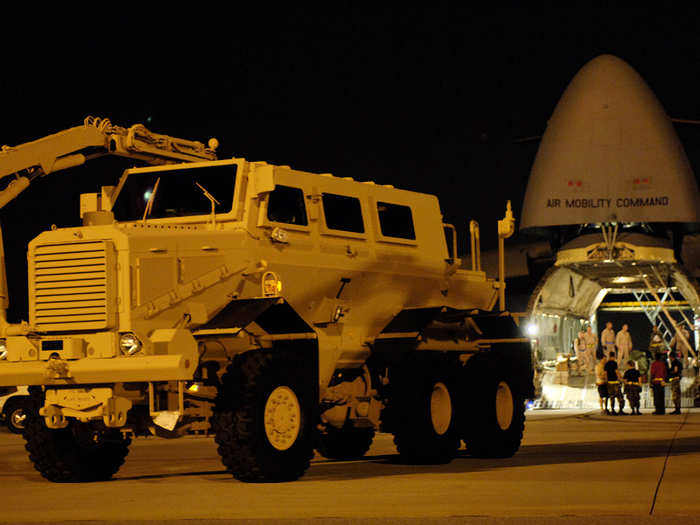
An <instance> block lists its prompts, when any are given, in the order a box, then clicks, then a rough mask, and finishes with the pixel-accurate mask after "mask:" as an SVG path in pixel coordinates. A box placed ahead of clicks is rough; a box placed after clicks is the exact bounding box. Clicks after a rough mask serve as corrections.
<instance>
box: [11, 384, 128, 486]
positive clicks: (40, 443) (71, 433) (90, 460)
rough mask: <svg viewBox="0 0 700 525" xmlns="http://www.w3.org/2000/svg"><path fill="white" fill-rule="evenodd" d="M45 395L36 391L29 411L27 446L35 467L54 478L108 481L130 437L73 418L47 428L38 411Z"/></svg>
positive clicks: (62, 480) (74, 480)
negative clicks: (64, 425)
mask: <svg viewBox="0 0 700 525" xmlns="http://www.w3.org/2000/svg"><path fill="white" fill-rule="evenodd" d="M43 399H44V396H43V394H41V393H34V394H33V395H32V398H31V405H29V407H28V408H27V411H26V419H25V422H26V425H25V429H24V439H25V440H26V445H25V448H26V449H27V451H28V452H29V459H30V460H31V462H32V463H33V464H34V468H35V469H36V470H38V471H39V473H40V474H41V475H42V476H43V477H45V478H46V479H48V480H49V481H55V482H59V483H60V482H78V481H106V480H108V479H110V478H111V477H112V476H113V475H114V474H116V473H117V471H118V470H119V467H121V466H122V464H123V463H124V459H125V458H126V456H127V454H128V453H129V444H130V443H131V439H130V438H127V437H123V436H122V435H121V432H120V431H119V430H118V429H113V428H105V427H104V426H103V425H102V424H101V423H100V424H91V423H81V422H79V421H76V420H71V421H70V423H69V424H68V426H67V427H66V428H61V429H51V428H47V427H46V424H45V423H44V418H43V417H42V416H40V415H39V408H40V407H41V406H43Z"/></svg>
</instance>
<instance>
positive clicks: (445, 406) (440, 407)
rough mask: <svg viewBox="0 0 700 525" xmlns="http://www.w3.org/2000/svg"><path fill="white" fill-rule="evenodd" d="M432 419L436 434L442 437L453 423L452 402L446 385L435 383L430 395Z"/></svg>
mask: <svg viewBox="0 0 700 525" xmlns="http://www.w3.org/2000/svg"><path fill="white" fill-rule="evenodd" d="M430 419H431V420H432V422H433V429H434V430H435V433H436V434H437V435H439V436H442V435H443V434H444V433H445V432H447V429H448V428H450V422H451V421H452V400H451V399H450V392H449V391H448V390H447V387H446V386H445V384H444V383H435V386H433V393H432V394H431V395H430Z"/></svg>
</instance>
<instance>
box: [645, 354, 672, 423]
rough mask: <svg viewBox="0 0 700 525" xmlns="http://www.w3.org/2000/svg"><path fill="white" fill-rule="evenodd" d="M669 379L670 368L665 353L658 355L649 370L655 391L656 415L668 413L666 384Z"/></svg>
mask: <svg viewBox="0 0 700 525" xmlns="http://www.w3.org/2000/svg"><path fill="white" fill-rule="evenodd" d="M667 377H668V367H667V366H666V359H665V355H664V353H663V352H657V353H656V360H655V361H654V362H653V363H652V364H651V370H649V382H650V383H651V388H652V390H653V391H654V414H656V415H662V414H665V413H666V408H665V400H664V384H665V383H666V378H667Z"/></svg>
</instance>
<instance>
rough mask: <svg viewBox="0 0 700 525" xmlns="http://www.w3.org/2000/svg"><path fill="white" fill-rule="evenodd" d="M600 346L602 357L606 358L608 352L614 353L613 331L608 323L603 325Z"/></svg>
mask: <svg viewBox="0 0 700 525" xmlns="http://www.w3.org/2000/svg"><path fill="white" fill-rule="evenodd" d="M600 344H601V346H602V347H603V354H604V355H606V356H608V355H610V352H615V330H613V325H612V323H611V322H610V321H608V322H607V323H605V330H603V332H602V333H601V334H600Z"/></svg>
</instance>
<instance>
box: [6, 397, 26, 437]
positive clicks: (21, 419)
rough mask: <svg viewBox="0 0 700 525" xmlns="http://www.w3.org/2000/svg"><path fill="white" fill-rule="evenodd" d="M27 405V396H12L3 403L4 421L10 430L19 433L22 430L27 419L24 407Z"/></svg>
mask: <svg viewBox="0 0 700 525" xmlns="http://www.w3.org/2000/svg"><path fill="white" fill-rule="evenodd" d="M28 405H29V398H28V397H12V398H10V399H8V400H7V403H5V407H4V412H5V422H6V423H7V428H8V429H9V430H10V432H12V433H14V434H21V433H22V432H23V431H24V425H25V420H26V419H27V415H26V407H27V406H28Z"/></svg>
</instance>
